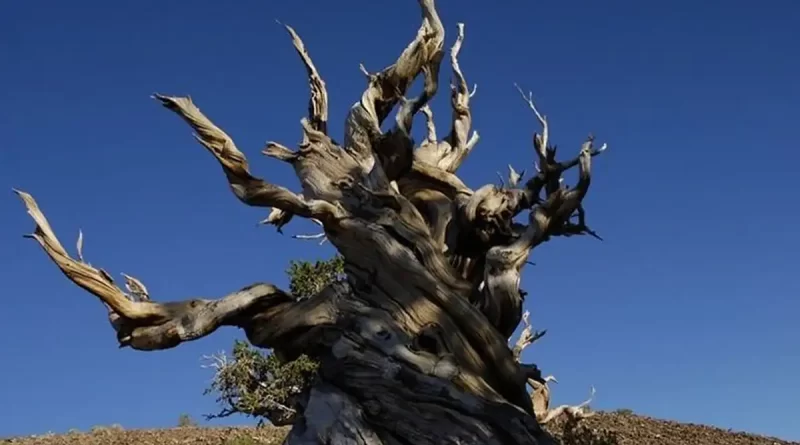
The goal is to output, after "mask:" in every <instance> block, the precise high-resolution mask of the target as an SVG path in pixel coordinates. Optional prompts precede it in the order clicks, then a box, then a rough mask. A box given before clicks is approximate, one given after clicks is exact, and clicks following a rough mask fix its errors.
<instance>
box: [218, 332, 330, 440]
mask: <svg viewBox="0 0 800 445" xmlns="http://www.w3.org/2000/svg"><path fill="white" fill-rule="evenodd" d="M316 372H317V363H316V362H314V361H313V360H311V359H309V358H308V357H307V356H305V355H302V356H300V357H299V358H297V359H296V360H293V361H290V362H287V363H281V362H280V361H279V360H278V358H277V357H275V356H274V355H272V354H263V353H261V352H260V351H259V350H257V349H255V348H253V347H251V346H250V345H249V344H247V343H245V342H243V341H238V340H237V341H236V342H235V343H234V345H233V360H232V361H227V362H226V364H225V365H224V366H222V367H220V368H219V370H218V371H217V374H216V376H215V377H214V381H213V382H212V383H211V386H210V387H209V388H208V389H207V390H206V391H205V393H206V394H210V393H216V394H217V402H218V403H220V404H221V405H222V406H223V409H222V411H220V412H219V413H218V414H212V415H209V416H208V418H210V419H213V418H220V417H227V416H230V415H232V414H244V415H247V416H252V417H256V418H266V419H269V420H270V421H272V423H275V424H283V423H286V422H290V421H291V419H292V418H293V417H294V399H295V398H296V397H297V396H299V395H300V394H301V393H302V392H303V391H304V390H305V389H306V388H307V387H308V385H309V384H310V382H311V380H312V379H313V378H314V375H315V374H316Z"/></svg>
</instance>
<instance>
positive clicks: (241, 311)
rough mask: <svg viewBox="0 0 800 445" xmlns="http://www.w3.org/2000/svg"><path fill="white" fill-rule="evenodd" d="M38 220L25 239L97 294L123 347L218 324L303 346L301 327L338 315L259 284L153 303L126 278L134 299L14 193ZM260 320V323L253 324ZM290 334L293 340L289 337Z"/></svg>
mask: <svg viewBox="0 0 800 445" xmlns="http://www.w3.org/2000/svg"><path fill="white" fill-rule="evenodd" d="M15 192H16V193H17V194H18V195H19V196H20V198H22V200H23V202H24V203H25V206H26V207H27V209H28V214H29V215H31V217H32V218H33V220H34V221H35V222H36V230H35V231H34V233H33V234H31V235H27V237H30V238H33V239H35V240H36V241H37V242H38V243H39V244H40V245H41V246H42V248H43V249H44V251H45V252H46V253H47V255H48V256H49V257H50V259H52V260H53V262H54V263H55V264H56V266H58V268H59V269H60V270H61V272H62V273H64V275H65V276H66V277H67V278H68V279H69V280H70V281H72V282H73V283H75V284H76V285H78V286H79V287H81V288H83V289H84V290H86V291H88V292H89V293H91V294H93V295H95V296H96V297H97V298H98V299H100V301H102V302H103V303H104V304H105V305H106V306H107V307H108V308H109V310H110V313H109V317H110V320H111V323H112V326H113V327H114V329H116V330H117V339H118V341H119V343H120V347H124V346H130V347H132V348H134V349H139V350H154V349H167V348H172V347H175V346H177V345H178V344H180V343H182V342H186V341H192V340H195V339H198V338H200V337H203V336H205V335H208V334H211V333H212V332H214V331H215V330H216V329H217V328H219V327H220V326H225V325H228V326H239V327H243V328H245V330H246V331H247V334H248V338H250V340H251V342H252V343H254V344H259V345H266V346H272V347H274V346H276V344H275V343H276V342H278V341H280V346H281V348H284V347H286V348H287V349H290V348H294V349H297V348H302V347H304V346H303V344H306V343H308V342H309V341H310V339H309V338H308V337H306V336H304V335H299V333H300V332H302V331H298V329H302V328H305V329H306V330H307V329H308V328H310V327H313V326H319V325H324V324H326V323H328V322H332V321H333V320H334V319H335V317H336V312H335V311H334V309H333V307H332V304H331V300H332V299H333V297H331V294H330V293H327V294H326V293H325V292H323V293H321V294H320V295H319V296H318V298H316V299H314V298H312V299H307V300H304V301H303V302H300V303H298V302H296V301H295V299H294V298H292V296H291V295H289V294H287V293H285V292H283V291H281V290H280V289H278V288H276V287H275V286H273V285H271V284H266V283H256V284H253V285H251V286H248V287H245V288H243V289H241V290H239V291H237V292H234V293H232V294H229V295H227V296H225V297H224V298H221V299H218V300H205V299H190V300H185V301H176V302H167V303H155V302H152V301H149V295H148V294H147V289H146V288H145V287H144V285H143V284H142V283H141V282H140V281H139V280H136V279H135V278H133V277H129V276H127V275H126V276H125V277H126V279H127V280H128V285H129V286H130V289H131V291H132V293H139V294H140V295H147V299H141V301H133V300H132V299H131V298H129V296H128V295H126V294H125V293H124V292H123V291H122V290H120V289H119V288H118V287H117V286H115V285H114V283H113V281H112V280H111V277H110V276H109V275H108V274H107V273H105V272H104V271H103V270H101V269H96V268H94V267H92V266H89V265H88V264H85V263H82V262H78V261H76V260H74V259H72V258H71V257H70V256H69V254H68V253H67V252H66V250H64V247H63V246H62V245H61V243H60V242H59V240H58V238H57V237H56V235H55V233H54V232H53V230H52V228H51V227H50V224H49V223H48V221H47V219H46V218H45V216H44V214H43V213H42V212H41V210H39V206H38V205H37V203H36V201H35V200H34V199H33V197H32V196H31V195H29V194H27V193H25V192H22V191H18V190H15ZM258 317H261V321H260V322H254V321H253V320H254V319H255V318H258ZM290 333H292V337H291V338H289V337H286V335H288V334H290Z"/></svg>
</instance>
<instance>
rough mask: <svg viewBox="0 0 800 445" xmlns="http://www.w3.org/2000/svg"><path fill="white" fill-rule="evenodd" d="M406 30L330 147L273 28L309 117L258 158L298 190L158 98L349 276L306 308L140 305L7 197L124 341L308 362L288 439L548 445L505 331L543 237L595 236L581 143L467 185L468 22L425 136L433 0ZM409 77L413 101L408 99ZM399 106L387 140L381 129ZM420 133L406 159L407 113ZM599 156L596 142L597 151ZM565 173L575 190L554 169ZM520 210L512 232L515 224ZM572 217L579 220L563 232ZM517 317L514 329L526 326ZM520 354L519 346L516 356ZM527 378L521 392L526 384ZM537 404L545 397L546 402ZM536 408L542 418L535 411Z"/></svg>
mask: <svg viewBox="0 0 800 445" xmlns="http://www.w3.org/2000/svg"><path fill="white" fill-rule="evenodd" d="M419 4H420V8H421V12H422V20H421V25H420V28H419V31H418V33H417V35H416V36H415V38H414V39H413V40H412V42H411V43H410V44H409V46H408V47H407V48H406V49H405V50H404V51H403V52H402V53H401V54H400V56H399V57H398V58H397V59H396V61H395V62H394V63H393V64H391V65H389V66H388V67H387V68H385V69H384V70H382V71H380V72H378V73H372V74H370V73H367V72H366V70H365V69H364V72H365V73H367V80H368V82H367V87H366V89H365V91H364V93H363V94H362V96H361V98H360V100H359V101H358V102H356V103H355V104H354V105H353V106H352V108H351V109H350V112H349V114H348V117H347V119H346V123H345V132H344V138H343V143H342V144H341V145H340V144H337V143H336V142H335V141H334V140H332V139H331V137H330V136H329V135H328V125H327V119H328V110H327V103H328V100H327V91H326V87H325V82H324V81H323V80H322V76H321V75H320V72H319V71H318V70H317V68H316V66H315V65H314V63H313V62H312V59H311V55H310V51H309V50H308V49H307V48H306V47H305V44H304V43H303V41H302V40H301V38H300V36H299V35H298V34H297V32H295V30H294V29H292V28H291V27H288V26H287V27H286V29H287V31H288V32H289V34H290V36H291V38H292V42H293V44H294V46H295V48H296V49H297V51H298V54H299V55H300V57H301V60H302V62H303V64H304V66H305V68H306V72H307V75H308V80H309V85H310V89H311V95H310V100H309V114H308V116H307V117H305V118H304V119H302V120H301V127H302V130H303V140H302V143H301V144H300V146H299V147H298V148H297V149H296V150H293V149H290V148H287V147H285V146H283V145H281V144H279V143H277V142H270V143H268V144H267V147H266V148H265V149H264V153H265V154H266V155H268V156H271V157H274V158H276V159H279V160H281V161H284V162H286V163H288V164H290V165H291V166H292V167H293V168H294V170H295V172H296V174H297V176H298V178H299V179H300V183H301V185H302V192H300V193H295V192H292V191H290V190H288V189H286V188H284V187H281V186H278V185H275V184H272V183H270V182H268V181H266V180H264V179H261V178H258V177H256V176H254V175H253V174H252V173H251V172H250V169H249V166H248V162H247V159H246V157H245V155H244V154H243V153H242V152H241V151H240V150H239V149H238V148H237V147H236V145H235V144H234V142H233V140H232V139H231V137H229V136H228V135H227V134H226V133H225V132H224V131H223V130H222V129H220V128H219V127H217V126H216V125H215V124H214V123H213V122H212V121H211V120H210V119H209V118H208V117H206V115H205V114H204V113H202V112H201V111H200V109H199V108H198V107H197V106H196V105H195V104H194V103H193V101H192V100H191V99H189V98H188V97H171V96H167V95H161V94H156V95H154V98H155V99H156V100H157V101H159V102H160V103H161V104H162V105H163V106H164V107H166V108H167V109H168V110H170V111H172V112H174V113H175V114H177V115H178V116H179V117H180V118H182V119H183V120H184V121H185V122H186V123H188V124H189V126H190V127H191V128H192V129H193V130H194V132H195V133H196V139H197V141H198V142H199V143H200V144H201V145H203V146H204V147H205V148H206V149H207V150H208V151H209V152H210V153H211V154H212V155H213V156H214V158H215V159H216V160H217V161H218V162H219V164H220V166H221V167H222V170H223V173H224V174H225V176H226V178H227V180H228V183H229V185H230V187H231V190H232V191H233V193H234V195H235V196H236V197H237V198H238V199H239V200H241V201H242V202H243V203H245V204H247V205H251V206H258V207H269V208H272V210H271V212H270V214H269V215H270V216H269V217H268V218H267V219H266V220H265V221H264V222H265V223H269V224H274V225H276V226H277V227H278V229H279V230H280V229H281V228H282V227H283V226H285V225H286V224H287V223H289V222H290V220H291V219H292V218H293V217H295V216H297V217H303V218H309V219H312V220H314V221H315V222H317V223H318V224H320V225H321V226H322V228H323V230H324V235H323V236H324V237H325V239H327V240H329V241H330V242H331V243H332V244H333V245H334V246H335V247H336V248H337V250H338V251H339V253H340V254H341V255H342V256H343V257H344V259H345V264H346V266H345V269H346V274H347V281H346V282H343V283H335V284H332V285H330V286H329V287H327V288H326V289H324V290H322V291H321V292H320V293H318V294H317V295H315V296H313V297H311V298H307V299H302V300H300V299H297V298H294V297H293V296H292V295H290V294H289V293H287V292H284V291H282V290H280V289H278V288H277V287H275V286H273V285H270V284H265V283H258V284H254V285H250V286H247V287H244V288H242V289H241V290H239V291H237V292H234V293H232V294H230V295H227V296H225V297H222V298H221V299H217V300H209V299H189V300H185V301H178V302H167V303H160V302H158V301H159V300H160V299H159V298H158V297H157V296H156V297H154V299H153V300H151V296H150V294H149V293H148V291H147V288H146V286H145V285H144V283H143V282H142V281H140V280H138V279H136V278H134V277H130V276H125V278H126V289H127V292H125V291H123V290H122V289H120V288H119V287H117V286H116V284H115V283H114V282H113V280H112V279H111V277H110V275H109V274H107V273H105V272H104V271H103V270H102V269H98V268H96V267H94V266H91V265H90V264H88V263H86V262H85V261H84V260H83V256H82V254H81V252H80V251H81V246H82V244H83V236H82V235H81V237H80V240H79V242H78V255H77V259H75V258H73V257H72V256H70V255H69V253H68V252H67V251H66V249H65V248H64V247H63V246H62V245H61V243H60V242H59V240H58V238H57V237H56V234H55V233H54V232H53V230H52V229H51V227H50V225H49V223H48V221H47V219H46V218H45V216H44V214H43V213H42V212H41V211H40V210H39V208H38V205H37V203H36V201H35V200H34V199H33V197H31V196H30V195H28V194H27V193H24V192H21V191H20V192H18V194H19V195H20V197H21V198H22V199H23V201H24V203H25V205H26V207H27V209H28V212H29V213H30V215H31V216H32V218H33V219H34V221H35V222H36V230H35V232H34V233H33V234H32V235H30V236H31V237H33V238H34V239H36V240H37V241H38V242H39V244H40V245H41V246H42V247H43V249H44V250H45V252H46V254H47V255H48V256H49V257H50V258H51V259H52V261H53V262H54V263H55V264H56V266H57V267H58V268H59V269H60V270H61V271H62V272H63V273H64V274H65V275H66V276H67V278H69V279H70V280H71V281H73V282H74V283H75V284H77V285H78V286H81V287H82V288H84V289H85V290H87V291H88V292H90V293H91V294H93V295H95V296H96V297H98V298H99V299H100V301H101V302H102V303H103V304H105V305H106V306H107V308H108V310H109V319H110V321H111V323H112V326H113V327H114V329H115V330H116V332H117V337H118V340H119V343H120V346H121V347H131V348H134V349H138V350H154V349H167V348H171V347H175V346H177V345H178V344H180V343H182V342H186V341H191V340H194V339H197V338H200V337H202V336H205V335H209V334H211V333H212V332H214V331H215V330H216V329H217V328H218V327H220V326H236V327H240V328H242V329H243V330H244V331H245V333H246V335H247V337H248V339H249V340H250V341H251V342H252V343H253V344H254V345H257V346H261V347H265V348H271V349H273V350H274V351H275V352H276V353H277V354H280V356H281V357H284V358H286V359H292V358H293V357H296V356H298V355H299V354H301V353H305V354H308V355H310V356H312V357H315V358H316V359H318V360H319V361H320V363H321V366H320V372H319V376H318V378H317V382H316V383H315V385H314V386H313V387H312V388H311V390H310V391H309V392H308V396H307V400H303V401H302V403H301V406H300V409H299V412H301V415H300V416H299V417H298V420H297V422H296V424H295V428H294V430H293V432H292V433H291V435H290V436H289V437H288V438H287V443H291V444H305V443H309V444H311V443H336V444H339V443H353V444H384V443H385V444H412V443H413V444H443V443H451V444H545V443H549V440H550V439H549V437H548V436H547V435H546V434H545V433H543V431H542V430H541V428H540V427H539V424H538V423H537V418H539V420H542V419H543V418H542V417H541V414H542V413H540V412H536V413H535V412H534V411H535V409H534V406H533V405H534V404H533V403H532V402H531V396H530V395H529V394H528V392H527V390H526V384H528V383H530V384H532V385H534V386H535V385H541V384H544V385H545V388H546V381H545V380H543V379H542V378H541V375H540V373H539V370H538V368H537V367H536V366H535V365H530V364H521V363H519V356H520V352H521V350H522V348H524V347H525V346H526V345H527V344H525V341H527V342H528V344H529V343H531V342H532V341H534V340H535V339H536V338H538V337H541V335H543V334H539V333H537V334H533V335H531V334H530V332H529V336H528V337H526V338H527V340H524V341H523V340H521V343H520V342H518V344H517V347H516V348H513V349H512V348H510V347H509V345H508V341H509V337H510V335H511V334H512V333H513V332H514V330H515V329H516V327H517V326H518V324H519V322H520V320H521V319H522V306H523V301H524V296H525V293H524V292H523V291H521V290H520V287H519V285H520V274H521V271H522V268H523V267H524V266H525V264H526V263H527V260H528V257H529V255H530V252H531V250H532V249H533V248H535V247H536V246H537V245H539V244H541V243H543V242H545V241H547V240H549V239H551V238H552V237H554V236H571V235H579V234H594V232H592V231H591V230H590V229H589V228H588V227H587V226H586V222H585V212H584V209H583V205H582V202H583V200H584V198H585V196H586V194H587V191H588V188H589V185H590V183H591V162H592V157H593V156H594V155H596V154H599V153H600V152H602V150H603V149H602V148H601V149H597V150H595V149H594V148H593V138H592V137H590V138H588V139H587V142H586V143H585V144H584V145H583V147H581V150H580V152H579V154H578V156H577V157H575V158H574V159H570V160H567V161H565V162H558V161H556V159H555V148H553V147H550V146H549V145H548V138H549V134H548V129H547V121H546V118H544V117H543V116H541V114H540V113H539V112H538V110H537V109H536V107H535V105H534V104H533V101H532V99H531V98H530V96H528V97H527V98H526V101H527V102H528V104H529V106H530V108H532V109H533V111H534V112H535V114H536V116H537V118H538V120H539V122H540V123H541V124H542V126H543V133H542V135H541V136H539V135H535V136H534V148H535V154H536V156H537V159H538V162H539V171H538V173H537V174H536V175H535V176H534V177H532V178H531V179H530V180H528V181H527V182H526V183H524V184H520V182H521V181H520V175H519V174H517V173H516V172H515V171H514V170H513V169H511V172H512V174H511V180H510V181H509V183H508V184H507V185H506V186H500V187H498V186H494V185H486V186H483V187H480V188H478V189H476V190H473V189H471V188H469V187H468V186H467V185H465V183H464V182H463V181H462V180H461V179H459V178H458V176H457V175H456V171H457V169H458V167H459V166H460V165H461V164H462V162H463V161H464V160H465V159H466V158H467V156H468V154H469V153H470V151H471V150H472V149H473V148H474V147H475V145H476V143H477V141H478V137H477V133H475V132H473V133H472V136H470V132H471V131H472V129H471V125H472V118H471V112H470V98H471V97H472V96H473V94H474V90H473V91H472V92H470V91H469V88H468V87H467V82H466V80H465V77H464V74H463V73H462V71H461V68H460V66H459V62H458V55H459V52H460V51H461V48H462V44H463V40H464V26H463V24H459V25H458V27H457V30H458V34H457V39H456V41H455V43H454V45H453V47H452V50H451V51H450V58H449V62H450V65H451V67H452V70H453V75H454V79H453V85H451V105H452V109H453V114H452V118H451V122H450V127H451V129H450V131H449V133H448V134H447V135H446V136H445V137H444V138H443V139H442V140H437V136H436V125H435V123H434V121H433V116H432V113H431V112H430V109H429V108H428V107H427V104H428V102H429V101H430V100H431V99H432V98H433V97H434V95H435V94H436V92H437V90H438V77H439V76H438V75H439V71H440V64H441V62H442V60H443V59H444V50H443V48H444V41H445V32H444V26H443V25H442V22H441V20H440V19H439V16H438V14H437V11H436V9H435V6H434V2H433V0H419ZM419 76H422V77H423V79H424V88H423V92H422V93H421V94H420V96H418V97H416V98H410V99H409V98H406V97H405V94H406V93H407V91H408V88H409V86H410V85H411V84H412V83H413V81H414V80H415V79H416V78H417V77H419ZM395 108H397V115H396V121H395V125H394V126H393V128H391V129H390V130H389V131H386V132H383V131H382V130H381V124H382V123H383V121H384V120H385V119H386V118H387V117H388V116H389V114H390V112H391V111H392V109H395ZM420 112H421V113H422V114H423V115H424V116H425V118H426V122H427V132H426V137H425V139H424V140H423V141H422V142H421V143H420V144H419V145H418V146H416V147H415V145H416V144H415V141H414V140H413V139H412V138H411V126H412V123H413V119H414V117H415V116H416V115H417V114H418V113H420ZM603 148H605V146H603ZM573 167H578V169H579V180H578V182H577V184H576V185H575V186H574V187H572V188H567V187H565V186H563V184H562V180H561V175H562V173H563V172H564V171H566V170H567V169H570V168H573ZM522 212H528V213H529V215H528V218H527V223H526V224H519V223H516V222H515V221H514V218H515V217H516V216H517V215H519V214H520V213H522ZM572 218H577V221H574V220H573V219H572ZM526 323H527V318H526ZM520 345H522V346H520ZM531 382H533V383H531ZM548 401H549V397H548ZM545 409H546V408H545Z"/></svg>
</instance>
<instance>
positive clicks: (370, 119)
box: [344, 0, 444, 164]
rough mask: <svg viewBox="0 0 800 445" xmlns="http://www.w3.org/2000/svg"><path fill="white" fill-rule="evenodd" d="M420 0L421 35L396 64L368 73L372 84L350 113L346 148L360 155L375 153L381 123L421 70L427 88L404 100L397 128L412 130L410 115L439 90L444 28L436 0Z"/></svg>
mask: <svg viewBox="0 0 800 445" xmlns="http://www.w3.org/2000/svg"><path fill="white" fill-rule="evenodd" d="M419 4H420V7H421V10H422V24H421V25H420V28H419V30H418V31H417V36H416V37H415V39H414V40H413V41H412V42H411V43H410V44H409V45H408V47H406V49H405V50H404V51H403V52H402V53H401V54H400V56H399V57H398V58H397V61H396V62H395V63H394V64H393V65H391V66H389V67H387V68H386V69H384V70H383V71H381V72H380V73H378V74H368V79H369V85H368V86H367V89H366V90H365V91H364V93H363V95H362V96H361V100H360V101H359V102H356V103H355V104H354V105H353V107H352V108H351V110H350V113H349V115H348V117H347V122H346V124H345V140H344V148H345V150H348V151H349V152H351V153H352V154H353V155H354V156H356V157H357V158H359V159H366V158H368V157H370V156H371V155H372V151H373V149H374V148H375V147H373V145H374V143H375V142H376V141H377V140H378V139H379V138H380V137H381V135H382V132H381V129H380V126H381V123H382V122H383V121H384V119H386V117H387V116H388V115H389V113H390V111H391V110H392V108H394V106H395V105H396V104H397V103H398V102H399V101H400V100H401V99H402V98H403V97H404V96H405V94H406V91H407V90H408V88H409V87H410V86H411V83H412V82H413V81H414V79H415V78H416V77H417V76H418V75H419V74H420V73H423V74H424V76H425V88H424V91H423V93H422V94H421V95H420V96H419V97H418V98H416V99H412V100H406V101H404V104H403V107H402V108H401V109H400V110H398V113H397V114H398V117H397V125H396V131H399V132H401V133H404V134H408V133H409V132H410V118H411V117H413V115H414V114H415V113H417V112H418V111H419V110H420V109H421V108H422V107H423V106H424V105H425V104H426V103H427V102H428V100H429V99H430V98H431V97H433V95H434V94H435V93H436V89H437V87H438V73H439V63H440V62H441V58H442V46H443V44H444V28H443V27H442V22H441V20H440V19H439V15H438V13H437V12H436V8H435V6H434V1H433V0H419ZM362 71H366V70H365V69H363V68H362ZM387 151H390V150H389V149H388V148H384V154H383V157H385V158H388V157H391V154H390V153H386V152H387ZM367 164H368V163H367Z"/></svg>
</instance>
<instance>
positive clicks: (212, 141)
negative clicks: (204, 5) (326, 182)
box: [153, 94, 338, 221]
mask: <svg viewBox="0 0 800 445" xmlns="http://www.w3.org/2000/svg"><path fill="white" fill-rule="evenodd" d="M153 97H154V98H155V99H158V100H159V101H160V102H161V104H162V105H163V106H164V107H166V108H167V109H169V110H171V111H173V112H175V113H176V114H177V115H178V116H180V117H181V118H182V119H183V120H185V121H186V122H187V123H188V124H189V125H190V126H191V127H192V128H193V129H194V130H195V131H196V132H197V135H196V136H195V139H197V141H198V142H200V144H201V145H203V146H204V147H206V149H208V151H209V152H210V153H211V154H213V155H214V157H215V158H216V159H217V161H219V163H220V165H221V166H222V169H223V171H224V172H225V176H227V178H228V182H229V183H230V186H231V189H232V190H233V193H234V194H235V195H236V197H238V198H239V200H241V201H242V202H244V203H245V204H248V205H251V206H258V207H277V208H279V209H281V210H284V211H287V212H291V213H294V214H297V215H300V216H302V217H306V218H317V219H320V220H322V221H326V220H330V219H331V218H332V217H334V216H335V215H337V214H338V209H337V208H336V207H335V206H333V205H332V204H330V203H328V202H325V201H320V200H311V201H307V200H305V199H304V198H303V197H301V196H299V195H297V194H295V193H292V192H290V191H289V190H287V189H286V188H284V187H281V186H276V185H273V184H270V183H268V182H265V181H264V180H262V179H259V178H256V177H255V176H253V175H252V174H251V173H250V169H249V165H248V162H247V158H245V156H244V154H243V153H242V152H241V151H239V149H238V148H236V145H235V144H234V143H233V140H232V139H231V138H230V137H229V136H228V135H227V134H226V133H225V132H224V131H222V130H221V129H220V128H219V127H217V126H216V125H214V124H213V123H212V122H211V121H210V120H209V119H208V118H207V117H206V116H205V115H204V114H203V113H202V112H200V109H199V108H197V106H195V104H194V103H193V102H192V100H191V98H189V97H170V96H164V95H160V94H156V95H154V96H153Z"/></svg>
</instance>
